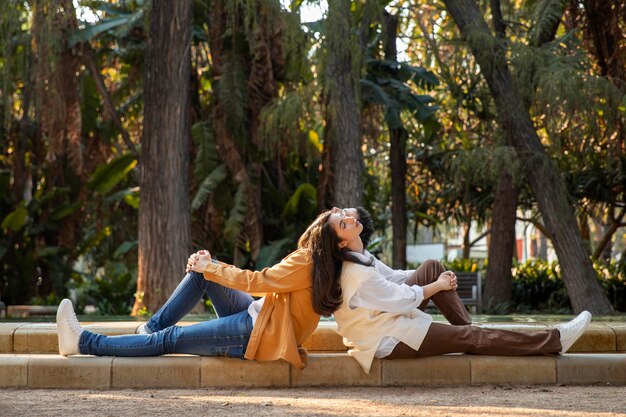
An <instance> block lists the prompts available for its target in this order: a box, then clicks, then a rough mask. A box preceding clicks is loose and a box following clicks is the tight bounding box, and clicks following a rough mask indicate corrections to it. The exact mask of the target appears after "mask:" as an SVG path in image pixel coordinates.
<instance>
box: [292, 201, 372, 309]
mask: <svg viewBox="0 0 626 417" xmlns="http://www.w3.org/2000/svg"><path fill="white" fill-rule="evenodd" d="M331 214H332V212H331V211H325V212H323V213H322V214H320V215H319V216H317V218H316V219H315V221H313V223H311V225H310V226H309V227H308V229H307V230H306V231H305V232H304V233H303V234H302V236H301V237H300V240H299V241H298V247H300V248H305V249H308V250H309V251H310V253H311V257H312V259H313V308H314V310H315V312H317V313H318V314H320V315H322V316H325V317H328V316H330V315H332V314H333V313H334V312H335V311H336V310H337V309H338V308H339V307H340V306H341V302H342V300H343V299H342V294H341V281H340V278H341V268H342V264H343V262H344V261H350V262H356V263H360V264H364V263H363V262H362V261H360V260H359V259H357V258H355V257H353V256H351V255H349V254H348V251H347V250H346V249H340V248H339V242H340V240H339V237H338V236H337V234H336V233H335V230H334V229H333V228H332V226H331V225H330V223H329V222H328V219H329V217H330V215H331ZM371 264H372V262H370V263H369V264H364V265H371Z"/></svg>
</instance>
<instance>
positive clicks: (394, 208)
mask: <svg viewBox="0 0 626 417" xmlns="http://www.w3.org/2000/svg"><path fill="white" fill-rule="evenodd" d="M383 19H384V20H383V26H384V29H383V39H384V40H383V43H384V48H385V59H386V60H388V61H396V60H397V59H398V51H397V50H396V38H397V32H398V17H397V16H394V15H391V14H389V13H386V12H385V13H384V17H383ZM407 136H408V135H407V131H406V130H405V129H404V128H403V127H398V128H392V127H389V139H390V144H391V149H390V151H389V153H390V157H389V164H390V168H391V225H392V245H391V246H392V257H391V259H392V266H393V268H394V269H406V231H407V215H406V170H407V167H406V138H407Z"/></svg>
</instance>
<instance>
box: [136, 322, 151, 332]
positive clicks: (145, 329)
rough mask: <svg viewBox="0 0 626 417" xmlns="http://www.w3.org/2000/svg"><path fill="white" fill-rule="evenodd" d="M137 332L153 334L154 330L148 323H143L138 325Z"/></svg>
mask: <svg viewBox="0 0 626 417" xmlns="http://www.w3.org/2000/svg"><path fill="white" fill-rule="evenodd" d="M135 334H152V332H151V331H150V329H148V327H147V326H146V323H143V324H142V325H141V326H139V327H137V330H135Z"/></svg>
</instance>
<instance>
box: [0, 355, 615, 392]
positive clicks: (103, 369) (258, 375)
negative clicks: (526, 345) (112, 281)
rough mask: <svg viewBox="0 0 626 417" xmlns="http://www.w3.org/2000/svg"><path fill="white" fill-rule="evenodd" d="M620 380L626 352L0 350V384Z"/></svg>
mask: <svg viewBox="0 0 626 417" xmlns="http://www.w3.org/2000/svg"><path fill="white" fill-rule="evenodd" d="M596 383H602V384H614V385H626V353H610V354H606V353H596V354H589V353H585V354H566V355H563V356H530V357H501V356H477V355H458V354H457V355H442V356H435V357H430V358H422V359H402V360H384V359H383V360H380V359H376V360H375V362H374V364H373V366H372V369H371V372H370V373H369V374H365V373H364V372H363V370H362V369H361V367H360V366H359V365H358V363H357V362H356V361H355V360H354V359H353V358H351V357H350V356H348V355H347V354H345V353H318V354H312V355H310V357H309V362H308V366H307V367H306V368H305V369H304V370H300V369H297V368H294V367H292V366H290V365H289V364H288V363H286V362H283V361H275V362H254V361H244V360H239V359H229V358H210V357H200V356H191V355H166V356H159V357H150V358H114V357H95V356H83V355H78V356H71V357H67V358H66V357H62V356H60V355H53V354H0V388H7V387H28V388H80V389H120V388H183V387H189V388H205V387H242V388H243V387H304V386H441V385H444V386H446V385H447V386H455V385H456V386H458V385H480V384H523V385H542V384H568V385H569V384H596Z"/></svg>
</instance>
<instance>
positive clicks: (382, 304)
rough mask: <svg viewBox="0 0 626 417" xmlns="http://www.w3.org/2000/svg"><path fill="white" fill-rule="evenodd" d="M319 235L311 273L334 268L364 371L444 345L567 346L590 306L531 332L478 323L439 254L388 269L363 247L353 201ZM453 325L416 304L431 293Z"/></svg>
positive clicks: (490, 349)
mask: <svg viewBox="0 0 626 417" xmlns="http://www.w3.org/2000/svg"><path fill="white" fill-rule="evenodd" d="M327 219H328V220H327V223H326V224H325V225H324V228H323V232H322V233H321V234H320V236H319V241H317V242H314V243H313V245H312V246H313V248H314V254H316V255H314V256H316V257H317V265H325V267H316V268H315V269H314V279H319V280H323V279H325V278H328V277H326V276H325V275H329V274H334V278H335V280H334V281H331V280H327V281H326V282H333V285H332V286H330V287H328V288H327V291H328V292H329V293H331V294H333V297H330V298H329V299H330V300H332V303H333V306H334V308H335V313H334V316H335V320H336V321H337V325H338V332H339V334H341V335H342V336H343V338H344V343H345V344H346V345H347V346H348V347H349V350H348V353H349V354H350V355H352V356H353V357H354V358H355V359H356V360H357V361H358V362H359V363H360V364H361V366H362V367H363V369H364V370H365V371H366V372H369V369H370V366H371V363H372V361H373V359H374V358H375V357H377V358H390V359H395V358H408V357H424V356H433V355H440V354H445V353H457V352H458V353H471V354H483V355H506V356H520V355H540V354H557V353H564V352H566V351H567V350H568V349H569V348H570V347H571V346H572V344H574V342H575V341H576V339H578V338H579V337H580V336H581V335H582V333H583V332H584V330H585V329H586V328H587V326H588V325H589V322H590V320H591V314H590V313H589V312H586V311H585V312H583V313H581V314H580V315H579V316H578V317H577V318H576V319H574V320H572V321H570V322H568V323H565V324H561V325H558V326H556V328H555V329H551V330H544V331H533V332H529V333H524V332H514V331H508V330H499V329H483V328H480V327H476V326H471V325H469V324H470V323H471V319H470V318H469V315H468V314H467V311H466V310H465V307H464V306H463V304H462V303H461V301H460V299H459V298H458V296H457V295H456V291H455V290H456V288H457V280H456V276H455V274H454V273H453V272H452V271H444V268H443V267H442V266H441V264H440V263H439V262H437V261H428V262H426V263H424V264H423V265H422V266H421V267H420V268H418V269H417V270H416V271H414V272H412V271H394V270H392V269H391V268H389V267H387V266H386V265H384V264H383V263H382V262H380V261H378V260H376V259H375V258H374V257H373V256H372V255H370V254H369V253H368V252H367V251H365V250H364V246H363V242H362V240H361V237H360V234H361V232H362V230H363V225H362V224H361V222H360V221H359V214H358V213H357V211H356V210H355V209H345V210H341V209H333V210H332V211H331V214H330V215H329V216H328V218H327ZM431 298H432V300H433V302H434V303H435V305H437V307H438V308H439V309H440V310H441V311H442V313H443V314H444V316H445V317H446V318H447V319H448V321H450V323H451V324H452V325H447V324H442V323H433V321H432V317H431V316H430V315H428V314H426V313H424V312H423V311H421V310H420V308H421V309H423V308H425V306H426V304H427V303H428V300H429V299H431Z"/></svg>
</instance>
